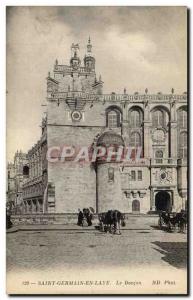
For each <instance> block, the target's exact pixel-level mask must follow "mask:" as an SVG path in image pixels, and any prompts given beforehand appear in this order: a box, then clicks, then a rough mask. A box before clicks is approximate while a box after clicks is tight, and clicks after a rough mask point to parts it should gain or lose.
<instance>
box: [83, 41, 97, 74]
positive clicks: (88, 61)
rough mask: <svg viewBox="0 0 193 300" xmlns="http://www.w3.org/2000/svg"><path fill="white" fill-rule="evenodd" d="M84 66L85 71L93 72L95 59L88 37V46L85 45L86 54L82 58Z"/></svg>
mask: <svg viewBox="0 0 193 300" xmlns="http://www.w3.org/2000/svg"><path fill="white" fill-rule="evenodd" d="M84 66H85V69H86V70H87V71H89V72H91V71H94V70H95V58H94V57H93V56H92V44H91V40H90V37H89V39H88V44H87V53H86V55H85V57H84Z"/></svg>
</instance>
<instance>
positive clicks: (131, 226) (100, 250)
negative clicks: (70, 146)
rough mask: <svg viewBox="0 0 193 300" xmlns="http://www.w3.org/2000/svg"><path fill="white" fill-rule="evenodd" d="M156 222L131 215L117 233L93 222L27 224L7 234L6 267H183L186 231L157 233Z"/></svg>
mask: <svg viewBox="0 0 193 300" xmlns="http://www.w3.org/2000/svg"><path fill="white" fill-rule="evenodd" d="M156 225H157V218H152V217H137V216H136V217H131V219H129V220H128V221H127V226H126V228H123V230H122V234H121V235H112V234H110V233H102V232H100V231H98V230H96V229H95V228H94V226H93V227H92V228H90V227H89V228H80V227H78V226H76V225H73V226H72V225H71V226H70V225H67V226H63V227H61V228H58V230H55V229H56V228H55V229H54V228H51V227H50V228H49V225H47V230H42V229H41V228H40V230H38V229H37V228H36V230H33V227H32V226H31V227H29V228H30V230H29V231H18V232H14V233H8V234H7V270H8V271H13V270H17V271H22V270H23V271H24V270H33V269H40V268H41V269H42V270H43V269H45V270H49V269H50V270H51V269H52V270H53V268H57V267H58V266H60V267H62V266H63V267H64V268H70V267H73V266H77V267H79V268H85V267H97V266H102V267H104V266H128V267H131V266H132V267H133V266H134V267H139V266H142V265H143V266H144V267H147V266H163V267H164V266H167V267H168V266H170V267H171V268H172V269H174V268H177V269H185V268H186V260H187V241H186V239H187V237H186V234H182V233H178V232H173V233H168V232H166V231H161V230H159V229H158V228H157V227H156ZM25 229H26V228H25ZM48 229H50V230H48Z"/></svg>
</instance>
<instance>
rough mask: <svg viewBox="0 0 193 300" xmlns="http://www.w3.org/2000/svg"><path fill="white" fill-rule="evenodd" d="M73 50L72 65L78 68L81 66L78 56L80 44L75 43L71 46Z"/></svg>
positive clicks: (75, 68)
mask: <svg viewBox="0 0 193 300" xmlns="http://www.w3.org/2000/svg"><path fill="white" fill-rule="evenodd" d="M71 51H72V57H71V59H70V66H71V67H72V68H73V69H74V70H77V69H78V68H79V67H80V63H81V61H80V58H79V57H78V51H79V45H78V44H74V43H73V44H72V46H71Z"/></svg>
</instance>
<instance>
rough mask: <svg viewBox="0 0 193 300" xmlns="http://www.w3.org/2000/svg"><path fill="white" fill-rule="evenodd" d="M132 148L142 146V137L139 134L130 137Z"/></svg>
mask: <svg viewBox="0 0 193 300" xmlns="http://www.w3.org/2000/svg"><path fill="white" fill-rule="evenodd" d="M130 146H131V147H133V148H135V149H137V147H140V146H141V136H140V134H139V133H138V132H133V133H132V134H131V137H130Z"/></svg>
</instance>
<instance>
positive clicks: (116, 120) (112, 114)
mask: <svg viewBox="0 0 193 300" xmlns="http://www.w3.org/2000/svg"><path fill="white" fill-rule="evenodd" d="M120 126H121V112H120V111H119V110H118V109H117V108H109V109H108V110H107V127H109V128H117V127H120Z"/></svg>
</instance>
